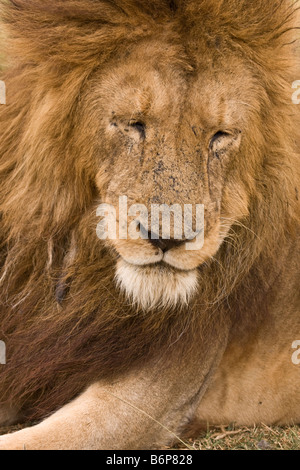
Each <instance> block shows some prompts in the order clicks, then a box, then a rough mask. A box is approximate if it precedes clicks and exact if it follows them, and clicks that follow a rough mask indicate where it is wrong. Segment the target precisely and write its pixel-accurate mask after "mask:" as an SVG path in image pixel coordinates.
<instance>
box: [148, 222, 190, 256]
mask: <svg viewBox="0 0 300 470" xmlns="http://www.w3.org/2000/svg"><path fill="white" fill-rule="evenodd" d="M139 229H140V230H141V233H142V234H143V235H144V236H145V238H148V240H149V242H150V243H151V245H153V246H154V247H155V248H160V249H161V250H162V251H163V252H164V253H166V252H167V251H169V250H172V248H176V247H178V246H181V245H183V244H184V243H186V242H187V240H176V239H174V238H171V239H164V238H161V237H159V236H158V235H157V234H155V233H153V232H148V231H147V230H146V229H145V228H144V227H143V225H142V224H141V223H139Z"/></svg>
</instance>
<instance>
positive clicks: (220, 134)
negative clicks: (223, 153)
mask: <svg viewBox="0 0 300 470" xmlns="http://www.w3.org/2000/svg"><path fill="white" fill-rule="evenodd" d="M222 137H230V134H229V133H228V132H224V131H218V132H216V133H215V135H214V136H213V137H212V138H211V140H210V147H212V146H213V145H214V143H215V142H218V141H219V140H221V139H222Z"/></svg>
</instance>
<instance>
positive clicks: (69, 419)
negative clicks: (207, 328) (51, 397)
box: [0, 355, 216, 450]
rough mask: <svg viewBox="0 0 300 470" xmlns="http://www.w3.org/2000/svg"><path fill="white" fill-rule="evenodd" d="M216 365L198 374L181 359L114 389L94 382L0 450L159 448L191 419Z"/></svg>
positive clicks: (1, 441)
mask: <svg viewBox="0 0 300 470" xmlns="http://www.w3.org/2000/svg"><path fill="white" fill-rule="evenodd" d="M215 364H216V356H215V355H214V356H212V357H211V359H210V360H209V361H208V363H207V364H205V365H204V366H203V368H202V370H201V371H199V362H198V364H196V363H195V362H194V361H193V363H190V364H189V366H190V367H189V366H188V364H186V362H185V361H182V364H181V368H180V367H178V363H177V365H176V367H175V366H174V367H173V370H170V369H169V368H168V369H167V370H160V372H157V366H156V367H154V368H153V370H152V371H151V369H150V370H148V369H147V370H146V369H145V370H144V371H143V372H142V373H138V374H132V375H131V376H130V377H127V378H126V379H123V380H120V381H118V382H116V383H115V384H114V385H105V384H103V383H102V384H100V383H97V384H94V385H93V386H91V387H90V388H88V389H87V390H86V391H85V392H84V393H83V394H82V395H81V396H80V397H78V398H77V399H76V400H74V401H73V402H72V403H70V404H68V405H66V406H64V407H63V408H62V409H60V410H59V411H58V412H56V413H55V414H54V415H52V416H51V417H50V418H48V419H46V420H45V421H43V422H42V423H41V424H38V425H37V426H34V427H32V428H27V429H24V430H22V431H19V432H17V433H14V434H10V435H5V436H2V437H0V449H20V450H22V449H58V450H59V449H66V450H69V449H74V450H75V449H78V450H80V449H109V450H114V449H149V448H159V447H161V446H162V445H164V444H167V443H170V442H171V441H172V440H173V439H174V434H176V433H180V430H181V427H182V426H183V425H185V424H186V423H187V421H188V420H189V419H190V418H191V416H192V415H193V413H194V412H195V409H196V407H197V405H198V403H199V401H200V399H201V397H202V395H203V393H204V392H205V389H206V386H207V383H208V378H209V376H210V375H211V374H210V371H212V367H213V365H215ZM197 365H198V371H199V372H198V374H197V373H196V371H197ZM171 369H172V368H171Z"/></svg>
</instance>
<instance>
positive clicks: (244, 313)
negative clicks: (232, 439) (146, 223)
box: [0, 0, 300, 419]
mask: <svg viewBox="0 0 300 470" xmlns="http://www.w3.org/2000/svg"><path fill="white" fill-rule="evenodd" d="M0 5H1V10H0V16H1V18H2V26H1V27H3V28H4V31H5V35H6V45H5V52H6V62H5V73H2V76H1V77H0V78H1V79H2V80H5V82H6V87H7V106H1V107H0V213H1V219H0V242H1V245H0V267H1V271H0V286H1V287H0V288H1V295H0V316H1V327H0V339H1V340H4V341H5V342H6V345H7V354H8V358H7V359H8V362H7V365H6V366H0V367H1V380H0V397H1V400H2V403H3V404H4V405H8V406H12V405H14V406H17V407H18V408H19V409H22V410H23V412H24V416H26V417H30V418H37V419H40V418H43V417H44V416H46V415H47V414H49V413H51V412H53V411H54V410H56V409H57V408H59V407H60V406H62V405H63V404H65V403H67V402H68V401H69V400H71V399H72V398H74V397H75V396H76V395H78V394H79V393H80V392H81V391H82V389H83V388H85V387H86V386H87V385H88V384H91V383H93V382H94V381H95V380H98V379H101V378H103V379H108V378H109V379H111V378H112V377H114V376H116V375H119V374H122V373H126V372H127V371H128V370H129V369H131V368H136V367H140V366H141V364H142V363H145V362H146V361H150V360H155V359H157V360H158V358H162V359H161V360H164V361H166V360H174V357H175V355H176V354H178V357H181V358H182V357H185V355H188V354H192V349H193V345H195V343H196V342H197V343H198V344H199V342H200V341H202V343H203V347H205V344H206V342H207V343H208V342H209V341H210V340H211V338H212V337H213V335H214V334H215V332H218V331H220V333H221V332H222V331H224V330H228V329H230V331H231V336H233V335H235V336H238V337H242V335H243V334H245V332H246V333H247V332H249V330H250V329H251V328H255V327H256V325H257V323H258V322H260V321H263V319H264V318H266V317H267V315H268V302H267V298H268V299H269V298H270V296H271V295H272V283H273V282H274V281H275V279H276V277H277V276H278V273H279V272H280V270H281V269H282V266H283V265H284V263H285V260H286V257H287V253H288V252H289V249H290V248H291V245H292V244H293V243H295V240H296V238H297V237H298V236H299V220H300V216H299V201H298V194H299V191H300V185H299V183H300V175H299V168H300V165H299V157H300V154H299V142H300V140H299V130H300V120H299V112H298V109H297V110H296V109H295V108H297V107H296V106H294V105H292V103H291V95H292V89H291V84H292V83H293V81H295V80H297V79H299V78H300V69H299V65H298V63H299V58H298V59H297V57H296V53H295V51H296V49H297V47H298V46H297V44H296V43H295V41H296V39H297V37H298V36H299V31H297V28H299V24H300V23H299V20H298V5H299V4H298V2H290V1H288V0H274V1H270V0H269V1H266V0H257V1H255V2H249V1H248V0H172V1H170V0H151V1H149V0H43V1H41V0H14V1H4V0H2V1H1V2H0ZM164 34H166V35H167V34H168V35H169V37H171V38H173V40H174V41H177V42H178V43H180V44H182V45H183V47H185V48H186V50H187V51H188V52H189V54H190V57H191V60H192V61H195V62H196V60H197V56H198V55H199V54H201V51H202V49H203V50H204V49H205V50H206V51H207V50H210V48H211V47H212V46H211V45H212V44H215V45H217V44H221V47H222V48H223V49H222V50H223V51H224V54H226V53H228V52H230V51H231V52H234V53H235V54H239V55H241V56H242V57H244V58H245V60H247V61H248V64H249V67H251V68H252V70H254V71H255V74H256V77H257V79H258V80H259V82H260V84H261V87H262V88H263V89H264V90H265V95H264V97H263V98H262V100H263V101H262V103H261V105H262V106H261V107H262V109H263V115H262V116H260V119H262V121H263V122H264V129H263V134H262V136H263V138H261V134H260V132H261V129H253V133H254V134H255V135H254V136H251V138H253V140H252V141H251V143H253V142H256V144H257V146H258V147H259V151H260V152H261V153H262V155H263V156H264V174H262V175H261V179H260V180H259V181H256V187H255V191H253V194H251V207H250V215H249V217H248V218H247V220H244V221H243V224H240V225H236V226H234V227H233V229H232V233H231V234H230V239H231V243H230V244H229V243H224V244H223V246H222V248H221V249H220V251H219V253H218V255H217V256H216V258H215V260H212V261H211V262H210V263H208V264H207V265H205V266H203V267H201V268H200V274H201V279H202V281H201V285H200V286H199V293H198V295H197V297H196V298H195V299H194V301H193V303H192V304H191V305H190V306H189V308H182V309H181V310H178V311H174V310H172V309H170V310H168V309H165V310H162V311H159V312H157V311H151V312H147V314H145V313H144V312H139V311H137V310H136V308H135V307H134V306H132V305H130V304H129V303H128V301H127V300H126V299H125V298H124V297H123V296H122V295H121V294H120V292H119V291H118V290H117V288H116V287H115V284H114V279H113V277H114V264H115V255H114V254H113V253H108V252H107V251H106V249H105V247H104V246H102V245H101V242H100V241H99V240H98V239H97V237H96V230H95V227H96V223H97V221H96V217H95V209H96V207H97V205H98V202H99V201H98V199H97V198H98V196H97V192H96V189H95V185H94V183H93V170H92V168H91V166H90V164H89V162H90V161H91V159H92V155H91V152H92V150H89V148H90V145H89V141H88V140H87V138H86V137H85V133H84V131H83V130H82V132H78V129H81V126H82V123H81V121H80V117H81V112H80V106H81V96H82V90H83V89H84V87H85V84H86V83H87V81H88V79H89V77H90V76H91V75H92V74H93V72H94V71H95V70H99V69H101V68H103V67H104V66H105V64H106V63H107V62H109V61H110V60H111V59H112V58H113V57H114V56H115V55H116V54H117V53H119V52H120V51H126V49H128V48H130V46H131V44H134V43H136V42H137V41H139V40H141V39H145V38H148V37H149V38H151V37H156V36H157V35H164ZM297 74H298V75H297ZM49 103H51V105H49ZM83 129H84V127H83ZM256 137H257V138H256ZM249 142H250V140H249ZM248 151H249V152H251V151H253V150H252V149H251V146H250V143H249V148H248ZM245 158H246V157H245ZM249 186H250V185H249ZM249 191H250V189H249ZM74 246H76V250H75V253H73V251H74V250H73V247H74ZM70 253H73V256H72V257H71V256H70ZM70 260H71V261H70ZM267 293H268V295H267ZM256 312H260V313H259V315H258V314H257V313H256ZM193 338H197V339H193ZM167 358H169V359H167Z"/></svg>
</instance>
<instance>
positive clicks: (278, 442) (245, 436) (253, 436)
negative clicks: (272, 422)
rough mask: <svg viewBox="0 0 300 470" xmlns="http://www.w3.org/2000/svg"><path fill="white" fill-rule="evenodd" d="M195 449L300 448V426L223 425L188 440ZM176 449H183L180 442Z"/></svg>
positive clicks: (189, 444)
mask: <svg viewBox="0 0 300 470" xmlns="http://www.w3.org/2000/svg"><path fill="white" fill-rule="evenodd" d="M187 445H188V447H189V448H190V449H191V448H192V449H195V450H299V449H300V427H298V426H290V427H284V428H279V427H269V426H264V425H262V426H259V427H254V428H235V427H234V426H231V427H226V428H225V427H221V428H216V429H214V430H210V431H207V432H204V433H203V434H202V435H201V436H199V438H198V439H196V440H189V441H187ZM175 449H183V446H182V445H181V444H180V445H179V446H177V447H175Z"/></svg>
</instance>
